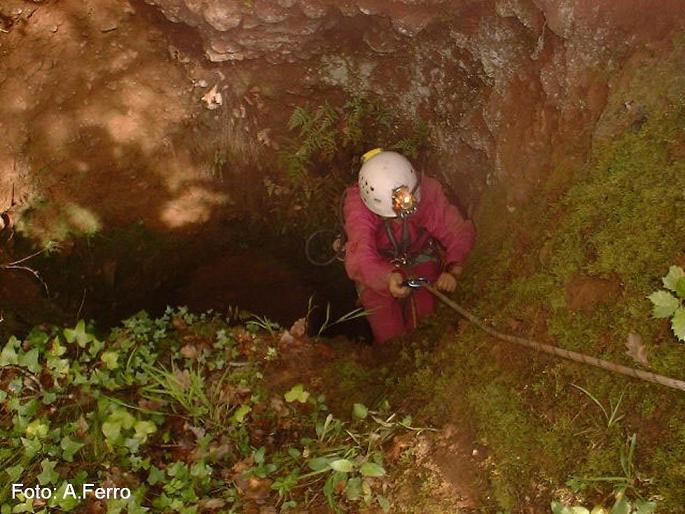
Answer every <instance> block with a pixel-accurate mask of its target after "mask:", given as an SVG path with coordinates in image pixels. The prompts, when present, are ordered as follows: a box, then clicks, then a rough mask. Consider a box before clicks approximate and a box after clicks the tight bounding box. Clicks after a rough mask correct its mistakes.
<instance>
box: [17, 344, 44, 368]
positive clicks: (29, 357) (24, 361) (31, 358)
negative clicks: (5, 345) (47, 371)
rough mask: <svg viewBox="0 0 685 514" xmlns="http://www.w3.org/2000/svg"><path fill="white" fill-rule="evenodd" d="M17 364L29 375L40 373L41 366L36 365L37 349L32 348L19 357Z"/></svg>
mask: <svg viewBox="0 0 685 514" xmlns="http://www.w3.org/2000/svg"><path fill="white" fill-rule="evenodd" d="M17 364H18V365H19V366H23V367H25V368H26V369H28V370H29V371H30V372H31V373H40V369H41V366H40V364H38V348H33V349H32V350H29V351H28V352H26V353H22V354H21V355H19V358H18V359H17Z"/></svg>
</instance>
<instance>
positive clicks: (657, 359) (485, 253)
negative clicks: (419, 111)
mask: <svg viewBox="0 0 685 514" xmlns="http://www.w3.org/2000/svg"><path fill="white" fill-rule="evenodd" d="M684 145H685V109H684V108H683V107H682V106H679V105H678V106H672V107H670V108H668V109H666V110H664V111H662V112H654V113H650V116H649V118H648V119H647V120H646V121H645V122H644V123H643V124H642V125H641V126H640V127H639V129H635V128H629V129H627V130H626V131H625V132H624V133H623V134H621V135H619V136H618V137H616V138H615V139H613V140H611V141H608V142H604V143H602V144H597V145H596V147H595V153H594V156H593V160H592V161H591V163H590V164H589V166H588V169H586V170H583V171H582V172H581V171H578V172H576V173H575V174H570V173H569V172H568V171H566V172H564V170H558V172H555V173H554V174H552V176H551V177H550V180H549V182H548V183H547V184H544V185H543V186H542V187H541V188H540V190H539V191H538V192H537V194H536V195H534V201H533V202H532V203H531V204H529V205H526V207H525V208H523V209H519V210H517V211H516V212H514V213H512V214H509V215H508V219H503V218H502V215H501V212H502V209H504V206H503V205H502V204H501V202H499V201H498V198H501V197H502V195H501V191H498V190H497V189H496V188H493V190H491V191H490V192H488V193H487V194H488V195H490V196H489V197H488V198H486V199H485V200H484V205H485V210H484V211H483V213H482V215H481V216H480V218H479V219H478V227H479V232H480V234H481V239H480V240H479V241H478V246H477V248H476V250H475V252H474V255H473V256H472V258H471V261H470V265H469V267H468V268H467V271H466V273H465V275H464V276H463V278H462V280H461V297H460V303H463V304H465V305H468V306H469V307H471V308H472V309H474V310H475V311H476V312H477V313H478V314H479V315H480V316H482V317H485V318H487V319H488V321H489V322H490V323H492V324H493V325H494V326H495V327H496V328H498V329H500V330H502V331H505V332H514V333H520V334H522V335H524V336H528V337H532V338H534V339H537V340H542V341H546V342H554V343H555V344H558V345H559V346H561V347H564V348H568V349H572V350H576V351H581V352H583V353H587V354H590V355H595V356H598V357H601V358H605V359H607V360H611V361H615V362H620V363H623V364H625V365H629V366H636V367H645V368H646V369H649V370H653V371H655V372H657V373H662V374H665V375H670V376H674V377H676V378H681V379H682V378H683V374H682V363H683V362H685V348H684V347H683V345H681V344H678V337H677V336H678V332H676V333H675V336H676V337H674V334H673V333H672V332H671V330H670V328H671V327H669V326H668V324H667V323H666V320H663V321H661V320H656V321H655V320H654V319H653V317H652V309H651V306H650V302H649V301H648V300H647V298H646V297H647V296H648V295H650V294H651V293H653V292H654V290H655V289H656V285H657V282H658V277H661V276H662V275H664V273H665V271H666V270H668V269H669V266H671V264H672V263H673V262H676V263H678V264H682V262H683V258H684V257H685V256H684V255H683V253H682V251H683V246H682V242H683V241H684V240H685V217H683V216H681V215H679V214H678V213H680V212H682V209H683V207H685V160H684V159H683V156H682V153H681V148H683V147H684ZM490 200H491V201H490ZM676 274H677V275H678V276H679V274H680V272H679V271H677V268H671V271H670V272H669V274H668V275H667V277H670V278H669V279H668V280H666V281H665V282H663V284H664V286H665V287H666V289H668V290H669V291H668V292H667V291H662V293H660V294H659V302H657V303H659V305H660V307H659V308H660V309H662V310H659V312H658V313H657V312H656V311H655V314H659V315H661V317H665V316H666V314H668V317H671V315H673V314H674V313H676V312H678V311H677V309H678V308H681V307H680V305H681V299H680V298H681V297H680V296H678V289H677V287H676V285H677V284H678V281H677V280H675V279H676V278H678V280H679V277H676V276H675V275H676ZM672 279H673V280H672ZM684 283H685V282H684ZM577 284H580V286H578V285H577ZM578 291H580V293H579V292H578ZM588 291H589V292H588ZM581 293H582V294H581ZM664 295H669V296H670V297H671V298H673V300H669V301H668V302H663V301H661V299H662V298H663V297H664ZM676 296H678V298H676ZM651 298H652V300H654V299H655V297H654V296H652V297H651ZM674 300H675V301H674ZM665 303H668V305H664V304H665ZM453 318H454V315H453V313H452V312H451V311H450V312H448V311H443V312H442V313H440V314H439V317H438V318H437V319H436V320H434V321H432V322H431V325H432V324H436V325H437V326H438V327H440V326H441V327H443V328H442V329H440V328H437V329H436V328H434V327H433V326H427V327H426V328H425V329H424V332H423V333H422V334H421V336H420V337H422V338H428V339H431V338H435V339H436V340H437V341H439V343H438V344H437V347H433V348H432V349H431V350H430V351H431V357H430V359H428V361H427V362H426V363H423V364H422V365H421V366H420V368H419V369H418V370H416V371H415V372H414V373H409V374H408V375H407V376H406V377H405V378H403V379H402V380H400V383H399V384H398V385H397V391H398V393H397V394H398V397H401V396H403V395H407V394H411V395H412V396H413V397H414V398H415V400H416V401H420V399H423V400H425V402H426V406H425V408H424V409H423V410H422V413H423V414H428V415H430V416H431V423H434V424H439V423H440V422H443V421H447V420H448V419H449V416H448V415H447V414H446V413H445V412H444V405H445V404H447V405H449V404H454V405H455V406H456V407H459V409H460V412H464V411H465V412H467V413H468V414H467V415H466V417H469V418H470V420H471V422H472V423H473V424H474V426H475V430H476V431H477V433H478V435H479V439H480V442H481V443H482V444H483V445H485V446H486V447H488V449H489V455H490V458H489V459H488V461H487V463H488V472H489V475H490V480H491V484H490V488H491V491H492V495H493V497H494V498H495V499H496V501H497V502H498V504H499V508H500V509H502V510H505V511H506V510H512V509H514V510H516V509H517V508H519V507H521V506H529V505H538V506H540V508H542V506H544V505H547V506H549V501H550V499H551V498H552V499H553V498H557V499H562V498H563V500H564V501H563V503H560V504H559V505H561V506H563V505H564V504H565V505H579V504H583V505H588V504H589V505H598V504H599V505H607V506H608V507H607V509H610V508H612V506H614V505H615V504H616V503H617V502H618V501H619V500H620V498H617V497H616V494H617V492H618V489H621V488H620V487H619V488H618V489H615V487H617V486H618V485H619V484H618V483H616V482H597V483H594V482H593V483H589V482H587V481H586V482H572V483H574V485H575V486H577V487H576V488H575V489H573V490H569V489H568V488H566V487H563V486H561V487H560V484H564V483H565V482H567V480H569V478H570V477H573V476H575V477H617V476H621V472H622V470H623V468H622V467H621V466H620V463H621V462H622V461H623V460H625V459H622V458H621V455H622V454H626V451H627V450H626V448H625V445H624V441H625V440H626V439H627V438H628V437H629V434H636V437H637V438H639V439H640V441H641V444H640V446H639V447H638V448H633V449H632V450H631V452H630V457H631V459H633V458H634V459H635V462H636V465H637V466H639V469H640V470H642V471H643V472H644V475H645V476H649V477H653V479H654V480H653V481H640V480H636V481H635V482H633V484H634V486H632V487H628V488H625V490H622V491H623V492H622V494H621V495H620V496H621V498H623V500H621V501H622V502H625V503H626V504H627V503H631V504H632V506H633V508H637V506H638V502H639V501H643V504H640V505H650V503H649V502H652V501H658V505H659V510H660V511H663V512H677V511H679V509H680V508H682V505H685V492H684V490H683V488H682V487H680V486H678V485H677V484H679V483H680V484H682V483H683V480H685V468H684V467H683V466H682V464H681V463H682V462H684V461H685V431H683V430H682V428H681V427H682V426H685V399H684V398H683V397H682V395H681V394H679V393H677V392H672V391H669V390H667V389H663V388H659V387H657V386H652V385H648V384H645V383H640V382H636V381H632V380H627V379H625V378H622V377H620V376H618V375H612V374H610V373H607V372H602V371H599V370H595V369H591V368H588V367H584V366H580V365H576V364H570V363H566V362H560V361H556V360H553V359H551V358H549V357H547V356H544V355H538V354H533V353H531V352H528V351H526V350H520V349H517V348H512V347H509V346H507V345H503V344H501V343H496V342H494V341H493V340H492V339H491V338H489V337H488V336H487V335H485V334H483V333H482V332H479V331H478V330H477V329H476V328H475V327H473V326H471V325H469V324H467V323H461V324H460V326H459V331H458V334H457V336H456V337H455V336H454V335H451V334H449V333H447V334H446V332H448V331H445V330H444V327H445V326H448V324H451V323H454V321H453ZM679 326H680V325H679V323H678V320H675V326H674V327H673V328H674V329H676V328H678V327H679ZM627 341H637V343H635V344H637V346H638V347H637V350H639V351H640V352H642V353H641V354H640V355H642V357H643V358H644V360H637V357H636V355H637V354H638V353H639V352H637V350H636V351H635V353H627V352H626V342H627ZM631 357H632V358H631ZM572 385H575V386H576V388H580V389H581V391H583V390H584V391H585V393H583V394H581V395H579V394H578V393H577V392H576V391H575V390H574V389H573V387H572ZM436 388H437V390H436ZM419 391H423V393H422V394H423V395H421V394H419V393H417V392H419ZM583 398H585V400H586V401H587V404H586V407H585V408H579V400H580V401H581V402H582V401H583ZM440 406H443V408H442V409H441V408H440ZM641 498H642V499H641ZM621 505H623V503H620V502H619V507H620V508H619V509H618V510H615V512H624V510H621V509H622V508H623V507H621ZM560 508H561V507H560ZM643 511H644V510H643ZM577 512H581V511H577ZM583 512H584V511H583ZM625 512H628V511H625ZM644 512H647V511H644Z"/></svg>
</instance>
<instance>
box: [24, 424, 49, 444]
mask: <svg viewBox="0 0 685 514" xmlns="http://www.w3.org/2000/svg"><path fill="white" fill-rule="evenodd" d="M48 430H49V428H48V425H47V423H44V422H43V421H42V420H41V419H34V420H33V421H32V422H31V423H29V425H28V426H27V427H26V436H27V437H29V438H31V437H37V438H38V439H43V438H44V437H46V436H47V435H48Z"/></svg>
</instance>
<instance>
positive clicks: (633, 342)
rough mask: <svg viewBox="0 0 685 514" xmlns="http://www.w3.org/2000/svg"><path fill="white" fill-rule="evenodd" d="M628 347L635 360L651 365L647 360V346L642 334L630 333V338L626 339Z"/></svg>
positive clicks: (629, 353)
mask: <svg viewBox="0 0 685 514" xmlns="http://www.w3.org/2000/svg"><path fill="white" fill-rule="evenodd" d="M626 348H627V351H626V353H627V354H628V355H630V357H631V358H632V359H633V360H634V361H635V362H639V363H640V364H644V365H645V366H649V363H648V362H647V348H646V347H645V345H644V343H643V342H642V338H641V337H640V334H629V335H628V340H627V341H626Z"/></svg>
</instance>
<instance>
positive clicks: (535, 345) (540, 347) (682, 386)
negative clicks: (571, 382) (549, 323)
mask: <svg viewBox="0 0 685 514" xmlns="http://www.w3.org/2000/svg"><path fill="white" fill-rule="evenodd" d="M423 287H424V288H425V289H427V290H428V291H430V292H431V293H432V294H433V295H435V296H436V297H437V298H438V299H439V300H441V301H442V302H443V303H444V304H445V305H447V306H449V307H450V308H452V309H453V310H455V311H457V312H458V313H459V314H461V315H462V316H463V317H465V318H466V319H467V320H469V321H470V322H471V323H473V324H474V325H476V326H477V327H478V328H480V329H481V330H483V331H485V332H487V333H488V334H490V335H491V336H493V337H496V338H497V339H502V340H503V341H508V342H510V343H514V344H518V345H521V346H525V347H527V348H531V349H533V350H536V351H539V352H545V353H549V354H552V355H556V356H558V357H562V358H564V359H570V360H572V361H576V362H582V363H583V364H589V365H591V366H596V367H598V368H602V369H606V370H609V371H613V372H615V373H621V374H623V375H627V376H629V377H633V378H638V379H640V380H645V381H647V382H653V383H655V384H661V385H663V386H666V387H670V388H672V389H678V390H680V391H685V382H684V381H682V380H676V379H675V378H670V377H665V376H663V375H657V374H656V373H652V372H650V371H642V370H639V369H635V368H630V367H628V366H623V365H621V364H616V363H613V362H609V361H605V360H603V359H598V358H597V357H590V356H589V355H584V354H582V353H578V352H572V351H570V350H564V349H563V348H559V347H557V346H552V345H549V344H544V343H539V342H537V341H532V340H530V339H525V338H523V337H516V336H512V335H508V334H503V333H501V332H498V331H497V330H495V329H493V328H491V327H489V326H487V325H486V324H485V323H483V321H481V320H480V319H479V318H477V317H476V316H474V315H473V314H471V313H470V312H469V311H467V310H466V309H464V308H463V307H461V306H460V305H458V304H457V303H455V302H453V301H452V300H450V299H449V298H448V297H447V296H445V295H444V294H442V293H441V292H440V291H438V290H436V289H434V288H433V287H432V286H430V285H428V284H423Z"/></svg>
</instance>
